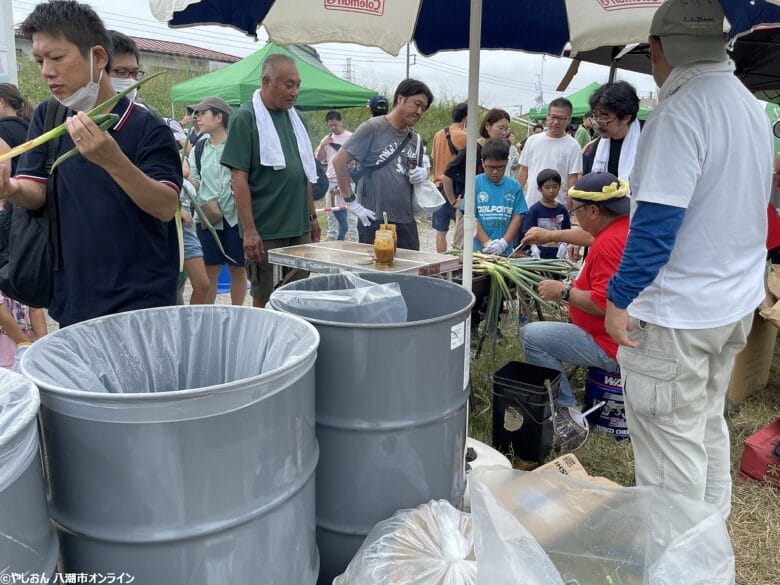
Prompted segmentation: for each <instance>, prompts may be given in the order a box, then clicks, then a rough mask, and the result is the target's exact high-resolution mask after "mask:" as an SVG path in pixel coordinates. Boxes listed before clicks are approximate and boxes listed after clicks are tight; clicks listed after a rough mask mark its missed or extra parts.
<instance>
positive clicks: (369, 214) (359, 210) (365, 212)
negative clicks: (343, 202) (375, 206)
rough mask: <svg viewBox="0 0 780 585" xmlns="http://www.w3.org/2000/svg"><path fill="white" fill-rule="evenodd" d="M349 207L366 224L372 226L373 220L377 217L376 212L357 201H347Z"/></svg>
mask: <svg viewBox="0 0 780 585" xmlns="http://www.w3.org/2000/svg"><path fill="white" fill-rule="evenodd" d="M347 209H348V210H349V212H350V213H353V214H354V215H356V216H357V218H358V219H359V220H360V222H361V223H362V224H363V225H364V226H370V225H371V222H372V221H374V220H375V219H376V214H375V213H374V212H373V211H371V210H370V209H366V208H365V207H363V206H362V205H361V204H360V203H358V202H357V201H352V202H350V203H347Z"/></svg>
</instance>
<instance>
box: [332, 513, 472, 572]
mask: <svg viewBox="0 0 780 585" xmlns="http://www.w3.org/2000/svg"><path fill="white" fill-rule="evenodd" d="M476 579H477V565H476V560H475V557H474V547H473V542H472V532H471V517H470V516H469V515H468V514H465V513H463V512H460V511H458V510H456V509H455V508H453V507H452V505H451V504H450V503H449V502H447V501H446V500H432V501H430V502H428V503H427V504H423V505H422V506H419V507H417V508H414V509H410V510H399V511H398V512H396V513H395V514H394V515H393V516H392V517H391V518H389V519H388V520H383V521H382V522H379V523H378V524H377V525H376V526H374V528H373V529H372V530H371V532H369V534H368V536H367V537H366V540H365V542H364V543H363V545H362V546H361V547H360V549H359V550H358V552H357V553H356V554H355V557H354V558H353V559H352V561H351V562H350V563H349V566H348V567H347V570H346V571H345V572H344V574H343V575H340V576H339V577H336V579H335V580H334V581H333V585H366V584H368V583H382V584H383V585H474V584H475V583H476Z"/></svg>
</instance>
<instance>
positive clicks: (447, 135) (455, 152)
mask: <svg viewBox="0 0 780 585" xmlns="http://www.w3.org/2000/svg"><path fill="white" fill-rule="evenodd" d="M444 136H445V138H447V146H449V147H450V152H451V153H452V156H457V155H458V152H460V151H459V150H458V149H457V148H456V147H455V145H454V144H453V143H452V136H451V135H450V127H449V126H445V127H444Z"/></svg>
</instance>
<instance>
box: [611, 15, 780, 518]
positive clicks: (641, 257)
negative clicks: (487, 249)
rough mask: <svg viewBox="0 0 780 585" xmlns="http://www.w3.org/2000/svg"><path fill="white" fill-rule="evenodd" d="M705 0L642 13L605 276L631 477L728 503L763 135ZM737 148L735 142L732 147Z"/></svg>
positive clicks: (760, 286) (760, 231) (760, 256)
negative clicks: (645, 115) (639, 100)
mask: <svg viewBox="0 0 780 585" xmlns="http://www.w3.org/2000/svg"><path fill="white" fill-rule="evenodd" d="M723 18H724V16H723V11H722V9H721V7H720V4H719V3H718V2H717V1H715V0H668V1H667V2H666V3H664V4H663V5H662V6H661V7H660V8H659V9H658V11H657V12H656V13H655V16H654V18H653V22H652V25H651V27H650V40H649V42H650V55H651V56H650V60H651V63H652V67H653V76H654V78H655V81H656V83H657V84H658V85H659V87H660V88H661V89H660V92H659V103H658V106H657V107H656V108H655V109H654V110H653V112H652V114H651V115H650V117H649V119H648V121H647V124H646V125H645V127H644V129H643V132H642V135H641V137H640V139H639V146H638V149H637V155H636V162H635V163H634V167H633V169H632V171H631V187H632V196H631V198H632V208H633V209H632V218H631V226H630V231H629V237H628V241H627V243H626V247H625V250H624V252H623V259H622V261H621V263H620V267H619V269H618V272H617V273H616V274H615V276H614V277H613V278H612V279H611V280H610V283H609V285H608V287H607V297H608V299H609V302H608V303H607V311H606V322H605V324H606V329H607V332H608V333H609V334H610V335H611V336H612V337H613V338H614V339H615V340H616V341H617V342H618V343H619V344H620V348H619V350H618V353H617V359H618V363H619V364H620V369H621V372H622V375H623V383H624V391H625V404H626V417H627V420H628V428H629V431H630V433H631V446H632V448H633V450H634V459H635V464H636V483H637V485H655V486H659V487H662V488H665V489H669V490H673V491H677V492H681V493H684V494H686V495H687V496H689V497H691V498H693V499H697V500H704V501H707V502H710V503H712V504H713V505H715V506H716V507H717V508H718V510H719V511H720V512H721V514H722V515H723V517H724V518H726V517H728V515H729V512H730V510H731V468H730V461H729V459H730V442H729V435H728V428H727V426H726V421H725V419H724V416H723V410H724V402H725V395H726V389H727V387H728V383H729V377H730V375H731V371H732V369H733V367H734V358H735V357H736V355H737V353H738V352H739V351H740V350H741V349H742V348H743V347H744V346H745V340H746V337H747V334H748V332H749V330H750V326H751V322H752V319H753V311H754V310H755V308H756V307H757V306H758V305H759V303H760V302H761V301H762V299H763V298H764V258H765V256H766V247H765V243H766V233H767V213H766V209H767V204H768V201H769V193H770V189H771V167H772V150H773V149H772V136H771V133H770V131H769V127H768V124H767V120H766V115H765V113H764V111H763V109H762V108H761V107H760V105H759V103H758V101H757V100H756V99H755V98H754V97H753V96H752V95H751V94H750V92H748V90H747V89H746V88H745V87H744V86H743V85H742V84H741V83H740V82H739V80H738V79H737V78H736V77H735V76H734V68H733V65H732V64H731V63H729V62H728V60H727V57H726V51H725V47H724V38H723V34H722V30H723V28H722V27H723ZM735 153H738V155H735Z"/></svg>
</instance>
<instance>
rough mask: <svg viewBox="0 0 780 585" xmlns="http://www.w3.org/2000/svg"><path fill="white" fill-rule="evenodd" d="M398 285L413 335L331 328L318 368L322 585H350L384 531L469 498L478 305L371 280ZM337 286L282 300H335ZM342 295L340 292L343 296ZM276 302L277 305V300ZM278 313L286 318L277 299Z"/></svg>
mask: <svg viewBox="0 0 780 585" xmlns="http://www.w3.org/2000/svg"><path fill="white" fill-rule="evenodd" d="M360 276H361V277H362V278H365V279H367V280H370V281H372V282H375V283H380V284H383V283H389V282H397V283H398V284H399V285H400V288H401V293H402V294H403V298H404V300H405V301H406V305H407V310H408V317H407V321H406V322H405V323H393V324H369V325H364V324H360V323H340V322H334V321H325V320H320V319H317V318H316V317H313V316H312V313H311V312H310V311H306V313H307V315H308V316H307V317H306V319H307V320H308V321H310V322H311V323H313V324H314V325H315V327H317V330H318V331H319V333H320V338H321V344H320V349H319V352H318V357H317V366H316V371H317V441H318V442H319V445H320V462H319V465H318V467H317V546H318V548H319V551H320V558H321V559H322V564H321V570H320V580H319V582H320V583H327V584H330V583H331V581H332V579H333V578H334V577H336V576H337V575H339V574H341V573H342V572H343V571H344V569H345V568H346V566H347V565H348V564H349V561H350V560H351V559H352V557H353V556H354V554H355V552H356V551H357V550H358V548H359V547H360V545H361V544H362V542H363V540H364V539H365V537H366V535H367V534H368V533H369V531H370V530H371V529H372V528H373V526H374V524H376V523H377V522H379V521H381V520H384V519H386V518H389V517H390V516H392V515H393V513H395V511H396V510H398V509H400V508H414V507H417V506H419V505H421V504H424V503H427V502H428V501H430V500H432V499H433V500H438V499H445V500H448V501H449V502H450V503H452V504H453V505H457V504H458V503H459V502H460V501H461V499H462V498H463V493H464V490H465V471H464V450H465V444H466V423H467V401H468V395H469V392H468V378H469V376H468V364H469V359H470V348H469V338H468V336H469V323H468V322H467V320H468V319H469V315H470V309H471V305H472V304H473V302H474V296H473V295H472V294H471V292H469V291H467V290H465V289H464V288H462V287H460V286H458V285H456V284H453V283H451V282H447V281H444V280H439V279H434V278H426V277H420V276H407V275H386V274H379V273H376V274H361V275H360ZM338 286H339V279H338V276H337V275H323V276H316V277H312V278H309V279H306V280H300V281H296V282H293V283H290V284H288V285H285V286H283V287H281V288H280V289H279V292H281V291H285V290H286V291H290V290H309V291H324V290H328V289H329V287H338ZM331 290H332V288H331ZM274 294H276V293H274ZM271 306H272V307H274V308H281V304H280V303H275V300H274V295H271Z"/></svg>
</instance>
